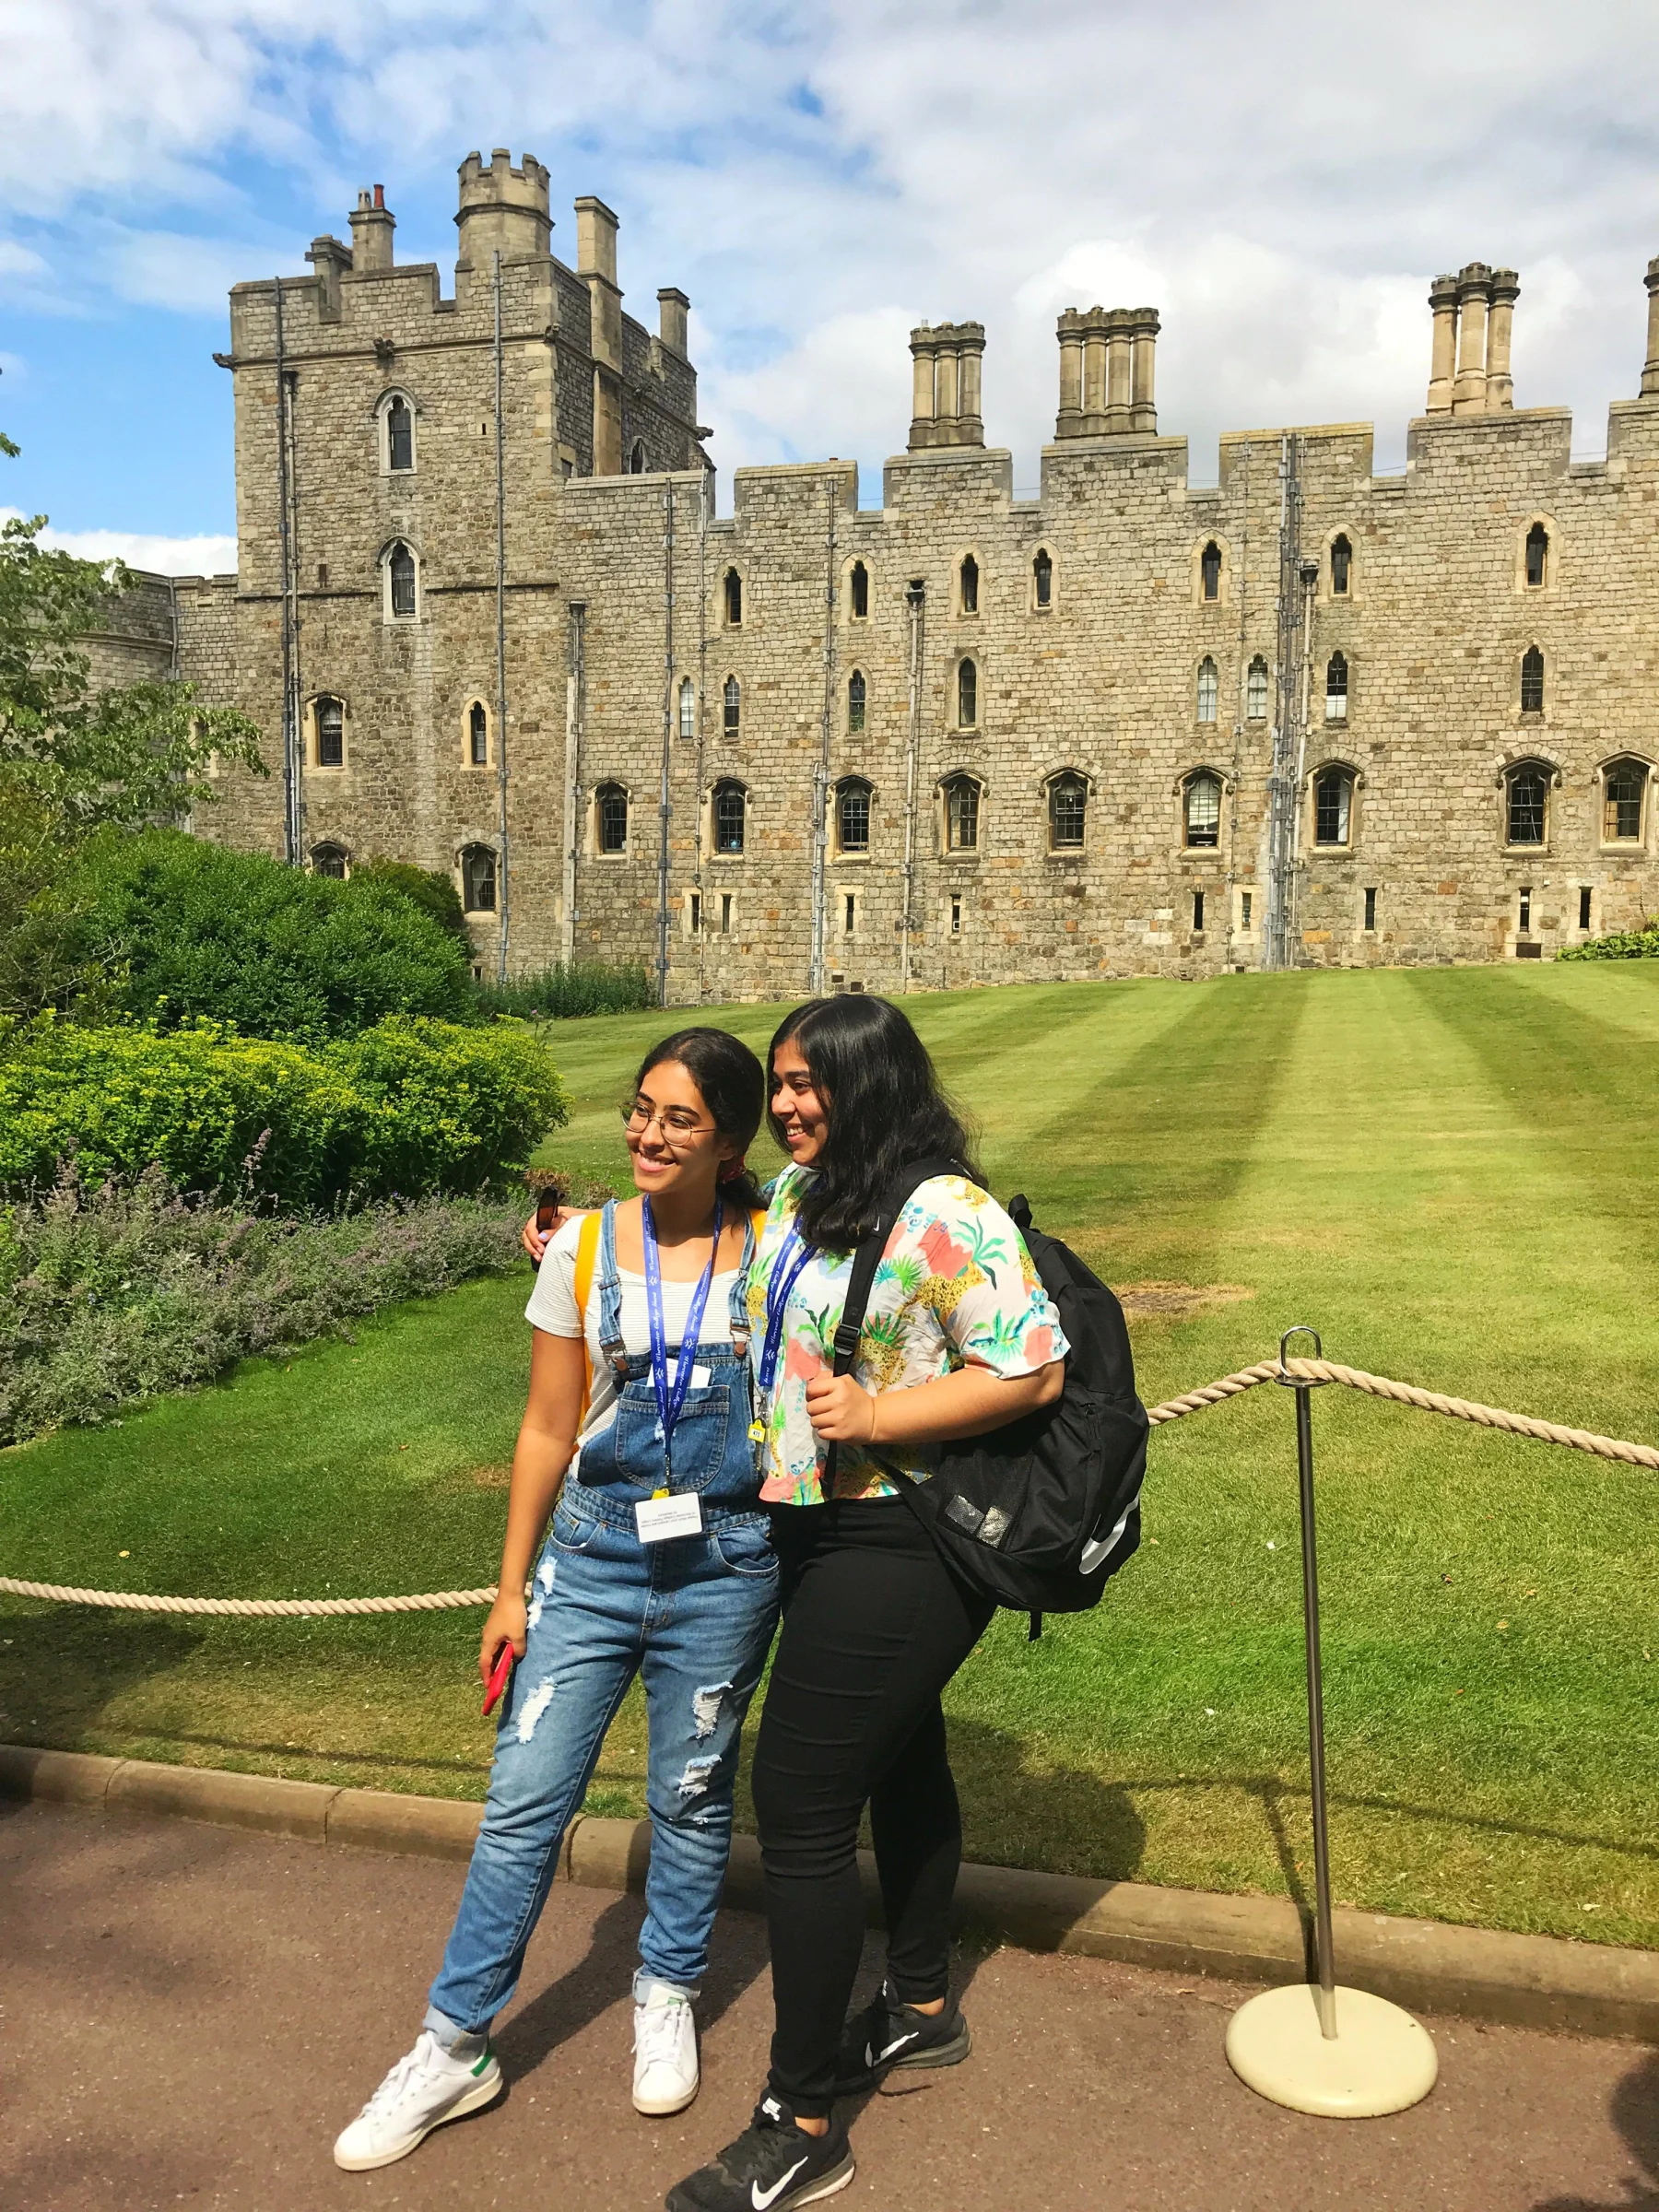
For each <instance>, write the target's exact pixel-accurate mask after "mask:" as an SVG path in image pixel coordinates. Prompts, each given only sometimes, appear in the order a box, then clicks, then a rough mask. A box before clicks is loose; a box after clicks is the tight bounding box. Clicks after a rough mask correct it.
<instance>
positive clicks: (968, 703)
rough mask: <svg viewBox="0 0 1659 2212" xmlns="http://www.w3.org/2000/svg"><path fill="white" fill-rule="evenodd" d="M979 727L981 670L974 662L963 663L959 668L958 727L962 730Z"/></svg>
mask: <svg viewBox="0 0 1659 2212" xmlns="http://www.w3.org/2000/svg"><path fill="white" fill-rule="evenodd" d="M978 726H979V669H978V668H977V667H976V666H975V665H974V663H973V662H972V661H966V660H965V661H962V662H959V664H958V666H957V727H958V728H959V729H962V730H971V729H977V728H978Z"/></svg>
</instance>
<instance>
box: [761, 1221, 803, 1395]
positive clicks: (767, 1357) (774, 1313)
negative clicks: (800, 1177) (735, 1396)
mask: <svg viewBox="0 0 1659 2212" xmlns="http://www.w3.org/2000/svg"><path fill="white" fill-rule="evenodd" d="M811 1257H812V1247H811V1245H810V1244H806V1243H803V1242H802V1241H801V1232H800V1230H798V1229H797V1228H796V1227H795V1225H794V1222H793V1221H792V1222H791V1223H790V1225H789V1234H788V1235H787V1236H786V1237H785V1238H784V1240H783V1241H782V1244H781V1245H780V1246H779V1248H778V1256H777V1258H776V1259H775V1260H774V1261H773V1262H772V1271H771V1280H770V1281H769V1282H768V1284H767V1288H766V1336H765V1340H764V1342H763V1343H762V1345H761V1347H760V1372H759V1385H760V1394H761V1396H762V1398H765V1397H766V1396H767V1395H768V1394H770V1393H771V1386H772V1377H773V1376H774V1375H775V1374H776V1373H777V1371H778V1354H779V1351H780V1350H781V1349H782V1344H783V1315H784V1312H786V1310H787V1308H788V1305H789V1300H790V1294H791V1292H792V1291H793V1290H794V1287H795V1285H796V1283H797V1282H799V1280H800V1278H801V1270H802V1269H803V1268H804V1267H805V1266H806V1263H807V1261H808V1260H809V1259H810V1258H811Z"/></svg>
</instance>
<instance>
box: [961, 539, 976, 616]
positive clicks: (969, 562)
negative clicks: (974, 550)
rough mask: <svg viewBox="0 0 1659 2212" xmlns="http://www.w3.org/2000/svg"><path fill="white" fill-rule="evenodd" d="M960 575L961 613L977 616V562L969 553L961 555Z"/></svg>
mask: <svg viewBox="0 0 1659 2212" xmlns="http://www.w3.org/2000/svg"><path fill="white" fill-rule="evenodd" d="M960 574H961V583H962V612H963V613H964V614H965V615H977V614H978V613H979V562H978V561H977V560H975V559H974V558H973V556H972V554H971V553H964V554H963V556H962V566H961V571H960Z"/></svg>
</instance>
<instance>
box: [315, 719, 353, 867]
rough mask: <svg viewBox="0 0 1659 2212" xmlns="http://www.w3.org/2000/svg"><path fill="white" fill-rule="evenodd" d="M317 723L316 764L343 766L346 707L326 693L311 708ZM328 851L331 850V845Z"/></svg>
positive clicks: (319, 765)
mask: <svg viewBox="0 0 1659 2212" xmlns="http://www.w3.org/2000/svg"><path fill="white" fill-rule="evenodd" d="M312 713H313V714H314V715H315V717H316V724H317V766H318V767H319V768H344V767H345V765H346V709H345V708H344V706H342V704H341V703H340V701H339V700H337V699H330V698H328V697H327V696H326V695H325V696H324V697H323V698H322V699H319V700H317V701H316V703H315V705H314V706H313V708H312ZM329 850H330V851H332V850H333V847H332V846H331V847H330V848H329Z"/></svg>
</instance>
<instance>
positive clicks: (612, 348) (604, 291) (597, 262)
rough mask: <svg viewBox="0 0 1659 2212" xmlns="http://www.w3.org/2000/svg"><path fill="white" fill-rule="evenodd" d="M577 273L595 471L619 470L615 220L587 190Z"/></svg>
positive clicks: (580, 208)
mask: <svg viewBox="0 0 1659 2212" xmlns="http://www.w3.org/2000/svg"><path fill="white" fill-rule="evenodd" d="M576 274H577V275H578V276H579V277H582V279H583V281H584V282H585V283H586V285H587V288H588V324H589V337H588V346H589V350H590V351H591V352H592V354H593V357H594V475H595V476H596V477H619V476H620V475H621V474H622V288H621V287H620V286H619V285H618V282H617V218H616V216H615V214H614V213H613V212H612V210H611V209H610V208H608V207H607V206H606V204H605V202H604V201H603V200H596V199H595V198H594V196H593V194H591V193H589V194H586V196H585V197H583V198H582V199H580V200H578V201H577V203H576Z"/></svg>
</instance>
